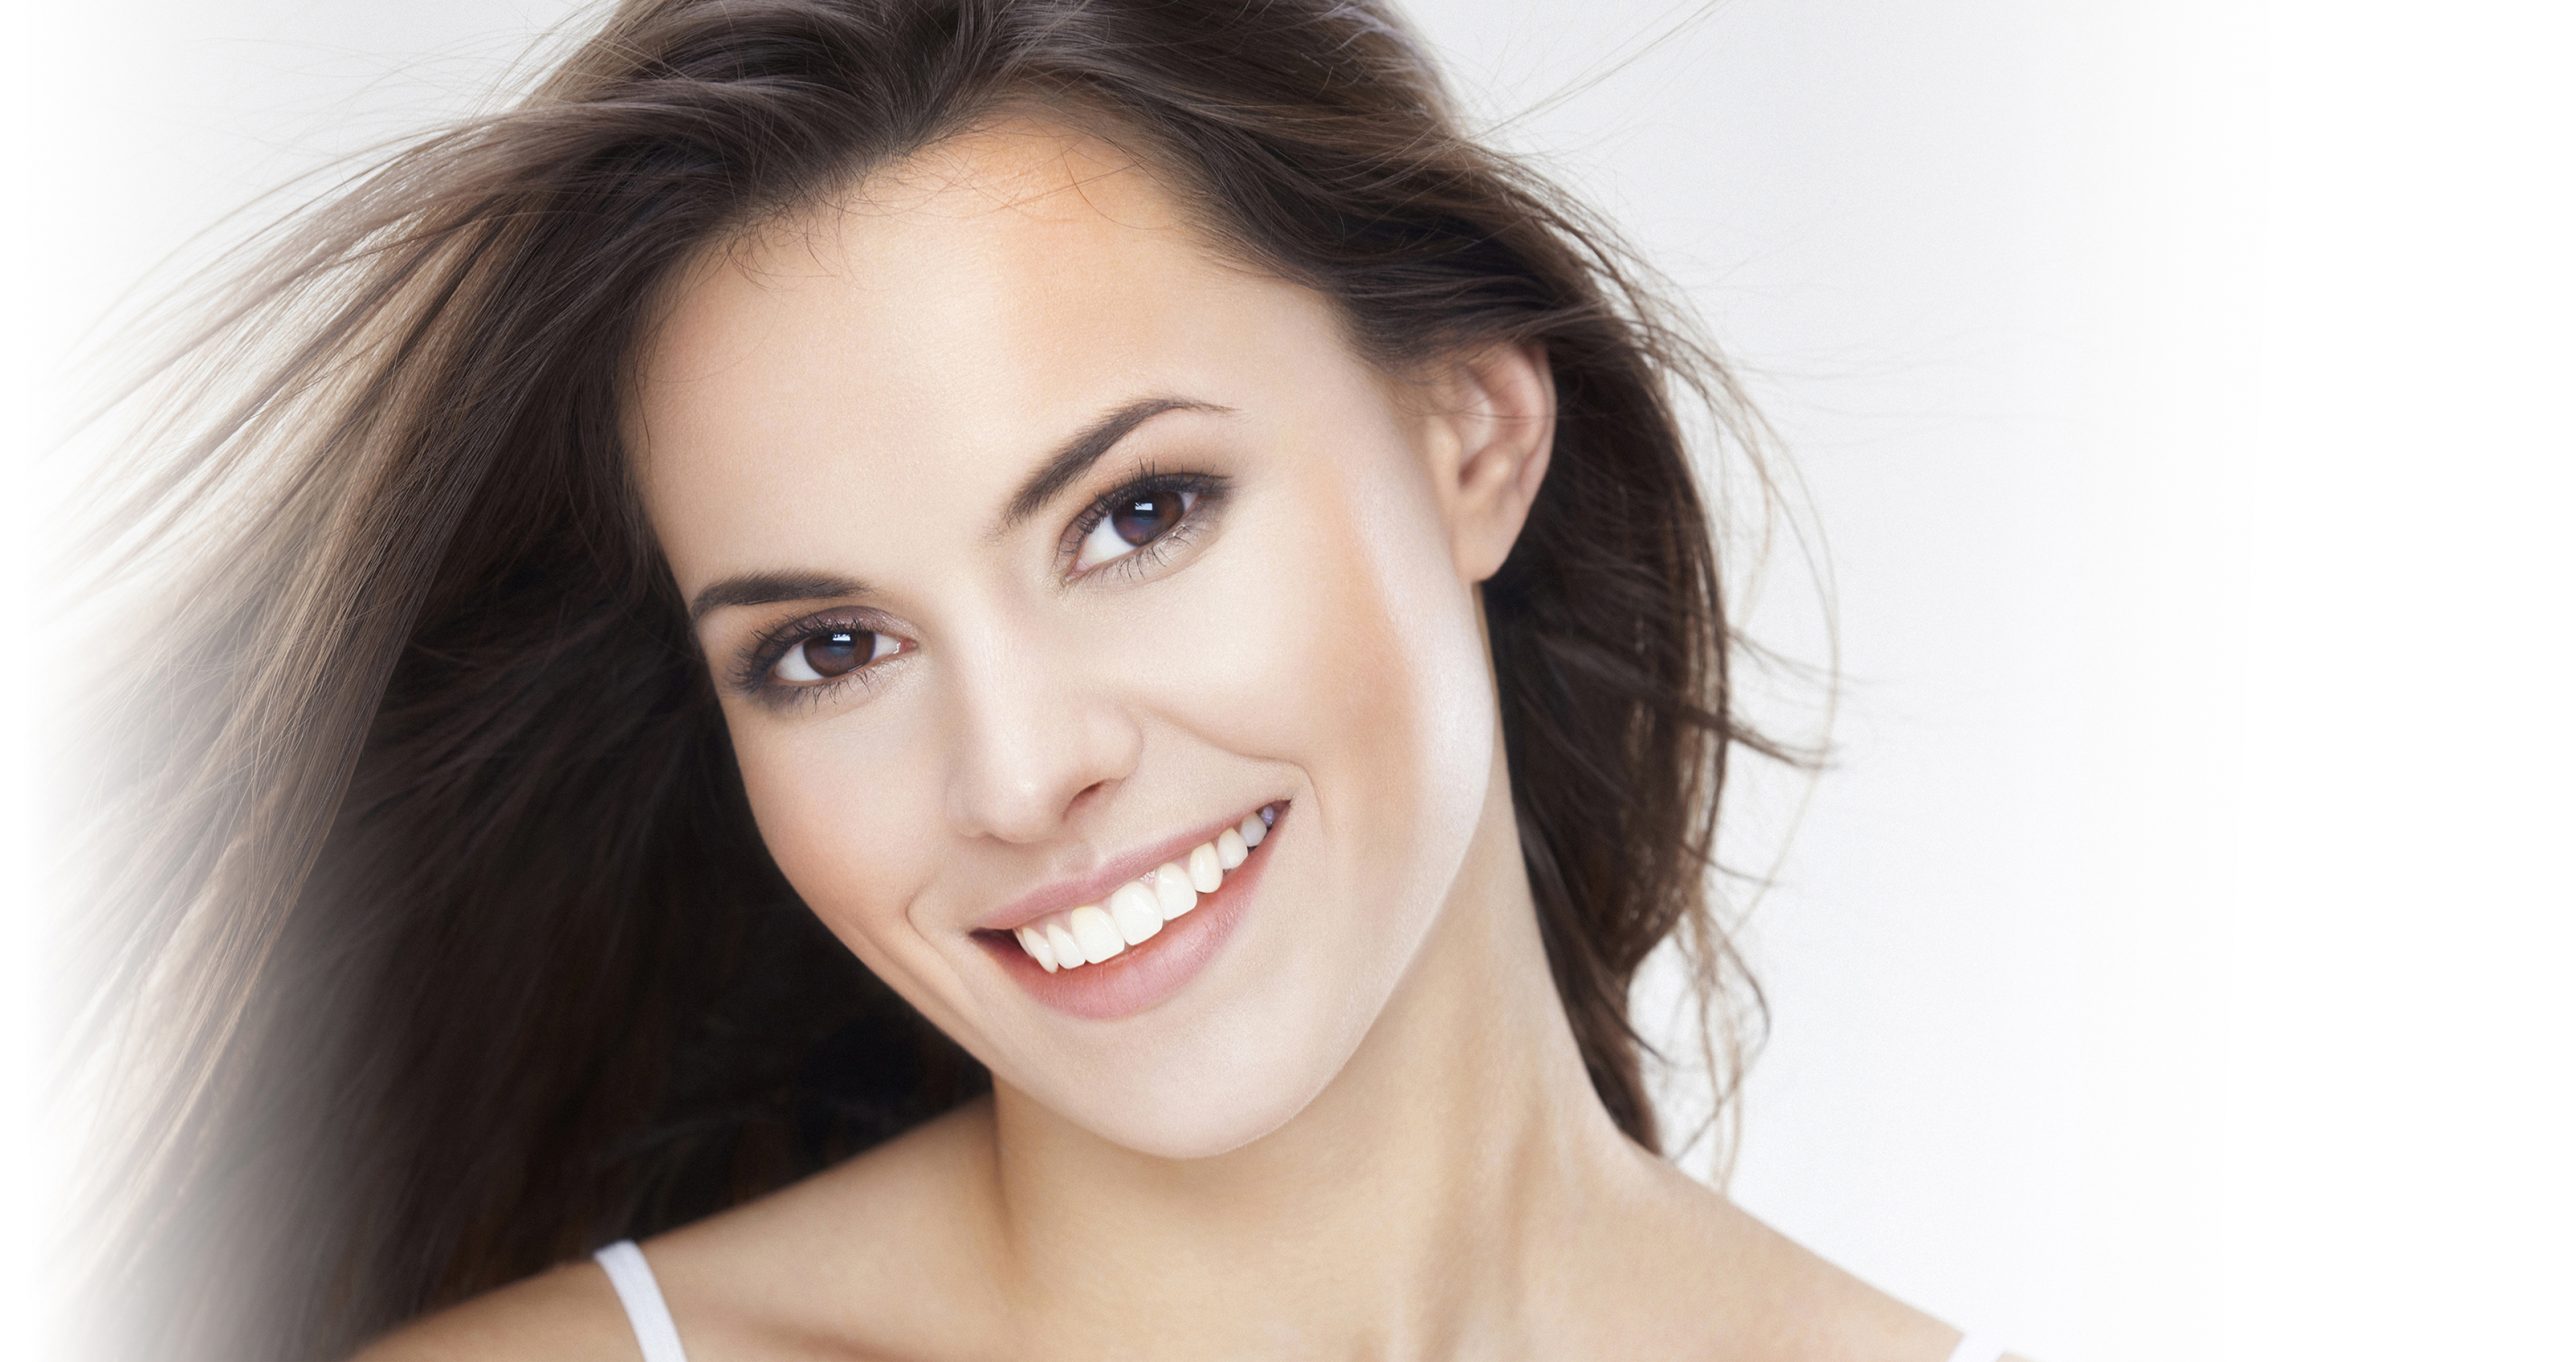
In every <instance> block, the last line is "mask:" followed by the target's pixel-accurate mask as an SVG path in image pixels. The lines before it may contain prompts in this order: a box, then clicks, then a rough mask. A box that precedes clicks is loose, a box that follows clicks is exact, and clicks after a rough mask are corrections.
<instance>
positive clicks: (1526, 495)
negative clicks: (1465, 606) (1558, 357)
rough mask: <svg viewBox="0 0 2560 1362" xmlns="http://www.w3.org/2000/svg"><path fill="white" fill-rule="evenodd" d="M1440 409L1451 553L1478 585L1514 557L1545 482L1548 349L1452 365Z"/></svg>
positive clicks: (1523, 346) (1551, 434) (1501, 352)
mask: <svg viewBox="0 0 2560 1362" xmlns="http://www.w3.org/2000/svg"><path fill="white" fill-rule="evenodd" d="M1439 411H1440V419H1441V422H1442V429H1441V430H1440V431H1439V432H1438V434H1439V436H1440V438H1441V440H1443V441H1444V442H1445V443H1444V444H1443V445H1442V446H1441V448H1440V449H1439V450H1438V451H1437V452H1439V453H1440V454H1441V455H1442V456H1443V457H1444V458H1445V459H1447V460H1448V462H1447V463H1446V464H1445V465H1443V467H1442V468H1441V469H1439V470H1437V471H1438V472H1439V475H1440V477H1441V478H1442V480H1443V485H1442V492H1443V495H1444V496H1446V497H1447V498H1448V514H1449V533H1450V551H1451V555H1452V557H1453V559H1454V560H1455V562H1456V564H1457V567H1458V570H1459V571H1460V572H1461V573H1463V574H1464V577H1465V580H1467V581H1469V582H1481V581H1483V580H1484V579H1486V578H1488V577H1491V576H1492V575H1493V574H1494V573H1495V572H1496V571H1497V570H1499V569H1500V568H1501V566H1502V564H1503V561H1504V560H1505V559H1507V558H1509V557H1510V556H1511V548H1512V545H1513V544H1514V543H1515V542H1517V541H1518V539H1519V537H1520V527H1521V526H1522V525H1523V524H1525V523H1527V521H1528V518H1529V507H1530V505H1531V504H1532V503H1533V502H1535V501H1536V499H1537V495H1538V487H1539V485H1540V484H1541V483H1542V482H1544V481H1545V479H1546V474H1547V464H1548V460H1549V457H1550V455H1551V453H1552V449H1553V445H1554V441H1555V426H1556V397H1555V376H1554V374H1553V372H1552V371H1551V370H1550V369H1549V367H1548V364H1547V353H1546V347H1545V346H1543V345H1540V344H1537V343H1535V342H1527V343H1520V342H1504V343H1502V344H1498V345H1493V346H1488V347H1486V348H1484V349H1482V350H1478V351H1474V352H1471V353H1469V354H1467V355H1464V356H1461V357H1458V358H1456V359H1454V360H1452V361H1451V363H1450V365H1449V367H1448V369H1447V370H1446V371H1445V374H1444V379H1443V384H1442V401H1441V404H1440V408H1439Z"/></svg>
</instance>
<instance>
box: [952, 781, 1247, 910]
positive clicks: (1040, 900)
mask: <svg viewBox="0 0 2560 1362" xmlns="http://www.w3.org/2000/svg"><path fill="white" fill-rule="evenodd" d="M1278 802H1279V801H1277V800H1269V799H1266V800H1264V801H1263V804H1273V803H1278ZM1261 811H1262V804H1256V805H1254V806H1253V807H1252V808H1251V809H1248V810H1246V811H1245V812H1243V813H1240V814H1238V815H1236V816H1235V817H1233V818H1230V819H1228V820H1227V821H1225V822H1223V823H1209V824H1206V825H1203V826H1201V827H1197V828H1193V829H1191V830H1190V831H1188V832H1182V833H1176V834H1175V835H1173V836H1171V837H1168V838H1165V839H1164V840H1163V841H1161V842H1158V843H1156V844H1155V845H1153V846H1146V847H1140V848H1138V849H1137V850H1135V851H1132V852H1128V853H1126V854H1124V855H1120V856H1115V857H1113V858H1112V859H1110V860H1108V861H1105V862H1103V863H1102V864H1101V865H1099V866H1096V867H1095V868H1094V869H1092V870H1090V871H1087V872H1086V873H1084V874H1082V875H1078V876H1076V877H1075V878H1074V879H1071V880H1060V881H1058V882H1057V883H1055V884H1050V885H1044V886H1042V887H1040V888H1038V889H1035V890H1032V891H1031V892H1030V893H1028V894H1025V895H1023V896H1022V897H1021V898H1018V899H1015V900H1014V901H1013V902H1011V903H1008V904H1006V905H1005V906H1004V907H1002V908H1000V909H997V910H996V911H995V912H992V913H989V914H988V915H987V916H986V917H985V918H984V919H983V920H981V921H980V922H978V923H977V925H976V927H975V928H974V930H976V931H981V932H1009V931H1012V930H1013V929H1014V928H1016V927H1021V926H1027V925H1029V924H1030V923H1033V922H1037V921H1039V920H1040V919H1042V918H1044V917H1047V916H1048V915H1050V914H1051V913H1063V912H1065V911H1067V910H1068V909H1070V908H1074V907H1076V906H1078V905H1080V904H1087V903H1100V902H1102V901H1103V900H1104V899H1106V898H1109V897H1110V895H1111V891H1112V890H1114V889H1117V888H1119V887H1120V886H1122V885H1124V884H1127V883H1128V882H1129V881H1131V880H1134V879H1136V878H1138V877H1139V876H1140V875H1144V874H1146V873H1147V872H1148V871H1150V870H1153V869H1155V868H1156V867H1157V866H1160V865H1163V864H1164V863H1165V862H1167V861H1170V860H1174V859H1176V858H1177V857H1183V856H1188V855H1190V854H1191V849H1192V848H1193V847H1196V846H1198V845H1200V844H1201V843H1202V842H1212V841H1216V840H1217V837H1218V834H1219V833H1220V832H1222V831H1224V830H1225V829H1228V828H1231V827H1234V826H1235V825H1236V824H1238V823H1241V822H1243V821H1244V820H1245V819H1247V818H1251V817H1254V816H1256V815H1258V814H1259V813H1260V812H1261Z"/></svg>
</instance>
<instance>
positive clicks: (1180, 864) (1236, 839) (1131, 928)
mask: <svg viewBox="0 0 2560 1362" xmlns="http://www.w3.org/2000/svg"><path fill="white" fill-rule="evenodd" d="M1279 817H1280V808H1279V805H1277V804H1265V805H1263V806H1262V807H1261V808H1259V809H1256V810H1254V811H1253V812H1252V813H1249V814H1247V815H1245V817H1244V819H1243V821H1241V822H1239V823H1237V824H1236V825H1235V826H1234V827H1231V828H1224V829H1221V830H1220V831H1219V833H1218V835H1217V837H1216V838H1215V839H1214V840H1211V841H1207V842H1202V843H1201V844H1200V845H1198V846H1196V847H1193V848H1192V849H1191V854H1190V855H1188V856H1183V857H1178V858H1176V859H1174V860H1170V861H1167V862H1165V863H1164V864H1163V865H1160V866H1157V867H1156V868H1155V869H1153V870H1150V871H1148V872H1147V873H1146V874H1144V875H1140V876H1139V877H1138V878H1136V879H1134V880H1131V881H1129V882H1128V883H1127V884H1124V885H1122V886H1120V887H1119V888H1117V889H1114V890H1112V891H1111V896H1110V897H1109V898H1106V899H1104V900H1103V901H1102V902H1100V903H1088V904H1083V905H1081V906H1079V907H1075V908H1070V909H1068V910H1067V911H1065V912H1063V913H1051V914H1050V915H1049V916H1047V917H1044V918H1042V919H1040V920H1039V921H1037V922H1032V923H1026V924H1024V925H1022V926H1020V927H1016V928H1014V929H1013V936H1014V939H1015V940H1017V941H1020V942H1021V943H1022V949H1024V950H1026V951H1029V952H1030V953H1031V958H1032V959H1034V960H1037V961H1039V962H1040V968H1042V969H1044V970H1047V971H1049V972H1050V973H1051V974H1055V973H1057V972H1058V971H1059V970H1061V969H1074V968H1075V967H1076V966H1078V965H1088V964H1091V963H1093V962H1094V961H1097V960H1108V959H1110V958H1111V957H1113V956H1115V955H1118V954H1119V953H1120V952H1122V951H1124V950H1127V949H1128V948H1130V947H1131V946H1134V945H1137V944H1138V943H1139V942H1141V941H1144V940H1146V939H1147V938H1148V937H1151V936H1154V935H1155V934H1156V933H1158V932H1160V931H1163V930H1164V924H1165V923H1166V922H1167V921H1169V920H1171V919H1173V918H1178V917H1180V916H1182V915H1183V914H1184V913H1187V912H1190V911H1191V909H1192V905H1194V904H1197V903H1198V902H1199V901H1200V896H1201V895H1202V894H1207V893H1213V892H1215V891H1216V890H1217V887H1218V886H1219V885H1220V884H1222V883H1224V882H1225V880H1226V877H1227V872H1228V871H1230V870H1233V869H1235V868H1236V867H1237V866H1240V865H1242V864H1244V857H1245V853H1246V852H1248V851H1250V850H1252V849H1253V848H1255V847H1258V846H1260V845H1262V839H1263V836H1264V835H1265V834H1266V833H1268V832H1269V831H1270V830H1271V824H1272V823H1273V822H1274V821H1276V820H1277V819H1278V818H1279Z"/></svg>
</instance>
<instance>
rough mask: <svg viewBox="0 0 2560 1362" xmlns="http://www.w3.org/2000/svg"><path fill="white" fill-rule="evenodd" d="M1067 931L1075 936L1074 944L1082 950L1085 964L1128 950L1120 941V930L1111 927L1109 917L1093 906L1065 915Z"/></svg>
mask: <svg viewBox="0 0 2560 1362" xmlns="http://www.w3.org/2000/svg"><path fill="white" fill-rule="evenodd" d="M1067 930H1069V931H1071V932H1074V933H1075V935H1076V944H1077V945H1078V946H1081V947H1083V948H1084V960H1085V963H1086V964H1088V965H1090V964H1093V963H1094V962H1096V961H1099V960H1108V959H1110V958H1111V957H1113V956H1115V955H1118V954H1119V953H1120V952H1122V951H1125V950H1127V949H1129V943H1128V942H1126V941H1123V940H1121V939H1120V929H1119V928H1118V927H1115V926H1113V925H1111V915H1110V914H1109V913H1106V912H1104V911H1102V909H1101V908H1100V907H1099V906H1097V905H1095V904H1090V903H1088V904H1086V905H1084V906H1083V907H1081V908H1078V909H1076V910H1075V911H1074V912H1071V913H1069V914H1067Z"/></svg>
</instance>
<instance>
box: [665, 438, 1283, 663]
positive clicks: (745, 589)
mask: <svg viewBox="0 0 2560 1362" xmlns="http://www.w3.org/2000/svg"><path fill="white" fill-rule="evenodd" d="M1169 411H1207V412H1217V413H1221V414H1224V415H1233V414H1234V412H1235V408H1233V407H1226V406H1221V405H1219V404H1218V403H1215V402H1209V401H1204V400H1202V399H1200V398H1196V397H1180V396H1170V395H1159V396H1153V397H1138V398H1132V399H1130V400H1129V401H1126V402H1123V403H1121V404H1120V405H1118V406H1116V407H1113V408H1111V409H1110V410H1109V411H1106V412H1104V413H1102V414H1101V415H1100V416H1097V417H1095V418H1094V419H1092V420H1091V421H1088V422H1086V423H1085V424H1084V425H1083V426H1082V427H1081V428H1079V429H1078V430H1077V431H1076V433H1075V434H1073V435H1070V436H1068V437H1067V439H1066V442H1065V443H1063V444H1061V445H1059V446H1058V447H1057V449H1055V450H1054V451H1052V452H1051V453H1050V455H1049V457H1048V458H1046V459H1044V460H1042V461H1041V463H1040V466H1039V467H1038V468H1036V469H1033V470H1032V473H1031V476H1030V477H1028V478H1025V479H1024V480H1023V482H1022V485H1021V487H1020V488H1018V489H1017V490H1016V491H1015V492H1014V494H1013V496H1012V497H1011V498H1010V499H1008V500H1007V501H1006V502H1005V506H1004V510H1003V512H1002V513H1000V514H999V515H998V516H997V517H996V522H995V524H993V525H991V526H989V527H987V530H986V532H985V533H984V534H982V535H980V536H979V542H980V543H981V544H989V545H992V544H994V543H995V542H996V541H997V540H999V539H1002V538H1004V537H1005V536H1006V535H1008V534H1011V533H1012V532H1013V531H1014V530H1015V529H1017V528H1019V527H1020V526H1021V524H1022V522H1024V521H1026V520H1029V519H1030V518H1031V517H1033V516H1035V515H1038V514H1039V513H1040V510H1041V508H1042V507H1045V506H1047V505H1048V504H1049V503H1050V502H1053V501H1055V500H1057V499H1058V498H1059V497H1061V496H1063V495H1065V494H1066V490H1067V489H1068V488H1070V487H1073V486H1075V484H1076V480H1077V479H1079V478H1082V477H1083V476H1084V475H1085V471H1086V470H1087V469H1090V468H1092V467H1093V465H1094V464H1095V463H1096V462H1097V461H1099V460H1100V459H1101V458H1102V456H1103V455H1105V454H1108V453H1110V452H1111V447H1112V446H1113V445H1116V444H1118V443H1120V441H1121V439H1122V438H1123V437H1125V436H1126V435H1128V433H1129V432H1131V431H1133V430H1136V429H1137V428H1138V427H1139V426H1141V425H1144V424H1145V423H1146V422H1147V420H1148V419H1149V418H1151V417H1156V416H1161V415H1163V414H1164V413H1166V412H1169ZM870 594H871V588H870V586H869V584H867V583H865V582H862V581H859V580H857V579H855V578H852V577H844V576H839V575H837V574H834V573H829V572H809V571H778V572H747V573H740V574H738V575H736V576H733V577H723V578H721V579H720V580H719V581H716V582H713V583H712V584H710V585H709V586H706V587H704V588H703V589H702V590H701V591H700V592H698V593H696V594H695V596H694V598H693V605H692V616H693V623H694V625H695V626H696V627H697V628H699V627H700V626H701V624H702V621H703V617H705V616H707V615H709V614H710V613H711V612H712V611H714V610H719V609H722V608H724V607H727V606H733V605H773V604H777V603H779V602H784V601H814V600H838V599H842V598H844V597H848V596H867V595H870Z"/></svg>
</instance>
